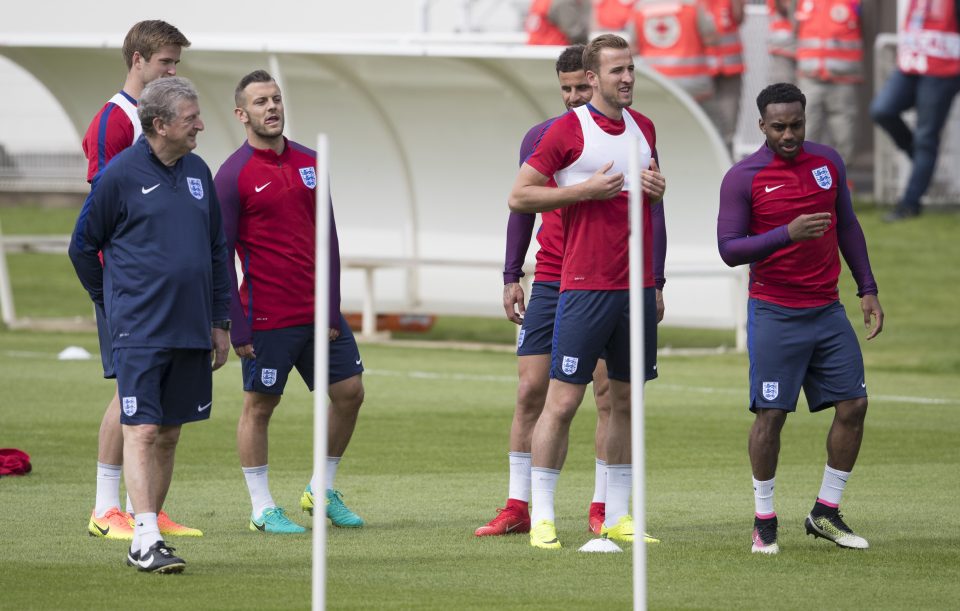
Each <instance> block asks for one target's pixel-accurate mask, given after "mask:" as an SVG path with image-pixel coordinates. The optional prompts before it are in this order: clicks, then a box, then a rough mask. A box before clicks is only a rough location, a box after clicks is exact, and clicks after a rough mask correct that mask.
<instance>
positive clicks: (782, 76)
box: [767, 0, 797, 83]
mask: <svg viewBox="0 0 960 611" xmlns="http://www.w3.org/2000/svg"><path fill="white" fill-rule="evenodd" d="M795 5H796V0H767V11H768V14H769V15H770V25H769V26H768V27H769V31H768V32H767V51H768V52H769V53H770V69H769V72H768V74H767V82H768V83H793V82H795V81H796V80H797V76H796V72H797V39H796V35H795V32H794V23H793V15H794V8H795Z"/></svg>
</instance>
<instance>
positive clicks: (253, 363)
mask: <svg viewBox="0 0 960 611" xmlns="http://www.w3.org/2000/svg"><path fill="white" fill-rule="evenodd" d="M328 343H329V344H330V374H329V377H328V378H327V380H328V384H331V385H332V384H336V383H337V382H340V381H343V380H346V379H347V378H352V377H353V376H355V375H358V374H361V373H363V361H361V360H360V350H359V349H358V348H357V341H356V340H355V339H354V337H353V331H351V330H350V325H348V324H347V321H346V320H344V318H343V315H342V314H341V315H340V335H339V337H337V339H335V340H333V341H332V342H328ZM253 351H254V354H256V357H254V358H252V359H242V361H241V369H242V370H243V389H244V390H246V391H253V392H259V393H263V394H265V395H282V394H283V389H284V388H285V387H286V385H287V378H288V376H289V375H290V371H291V370H292V369H293V368H294V367H296V368H297V371H298V372H299V373H300V377H301V378H303V381H304V382H305V383H306V384H307V388H309V389H310V390H313V325H301V326H297V327H286V328H283V329H270V330H267V331H254V332H253Z"/></svg>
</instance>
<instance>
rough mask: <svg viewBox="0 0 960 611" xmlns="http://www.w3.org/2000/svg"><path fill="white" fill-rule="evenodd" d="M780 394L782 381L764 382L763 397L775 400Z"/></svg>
mask: <svg viewBox="0 0 960 611" xmlns="http://www.w3.org/2000/svg"><path fill="white" fill-rule="evenodd" d="M779 396H780V382H764V383H763V398H764V399H766V400H767V401H773V400H774V399H776V398H777V397H779Z"/></svg>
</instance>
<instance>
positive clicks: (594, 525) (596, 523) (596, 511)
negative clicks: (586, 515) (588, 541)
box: [588, 503, 607, 535]
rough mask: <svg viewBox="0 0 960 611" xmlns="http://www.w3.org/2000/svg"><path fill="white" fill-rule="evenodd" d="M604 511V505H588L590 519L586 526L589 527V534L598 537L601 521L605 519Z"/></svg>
mask: <svg viewBox="0 0 960 611" xmlns="http://www.w3.org/2000/svg"><path fill="white" fill-rule="evenodd" d="M606 509H607V504H606V503H590V519H589V520H588V524H589V525H590V532H592V533H593V534H595V535H599V534H600V529H601V528H603V520H604V519H605V518H606V517H607V511H606Z"/></svg>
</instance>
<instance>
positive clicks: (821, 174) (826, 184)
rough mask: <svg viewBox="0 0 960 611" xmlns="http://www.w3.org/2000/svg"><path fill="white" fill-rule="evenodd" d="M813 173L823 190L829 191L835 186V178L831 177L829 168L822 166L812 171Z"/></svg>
mask: <svg viewBox="0 0 960 611" xmlns="http://www.w3.org/2000/svg"><path fill="white" fill-rule="evenodd" d="M811 172H812V173H813V178H814V179H815V180H816V181H817V184H818V185H820V188H821V189H829V188H830V187H832V186H833V176H830V168H828V167H827V166H825V165H822V166H820V167H819V168H817V169H816V170H811Z"/></svg>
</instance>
